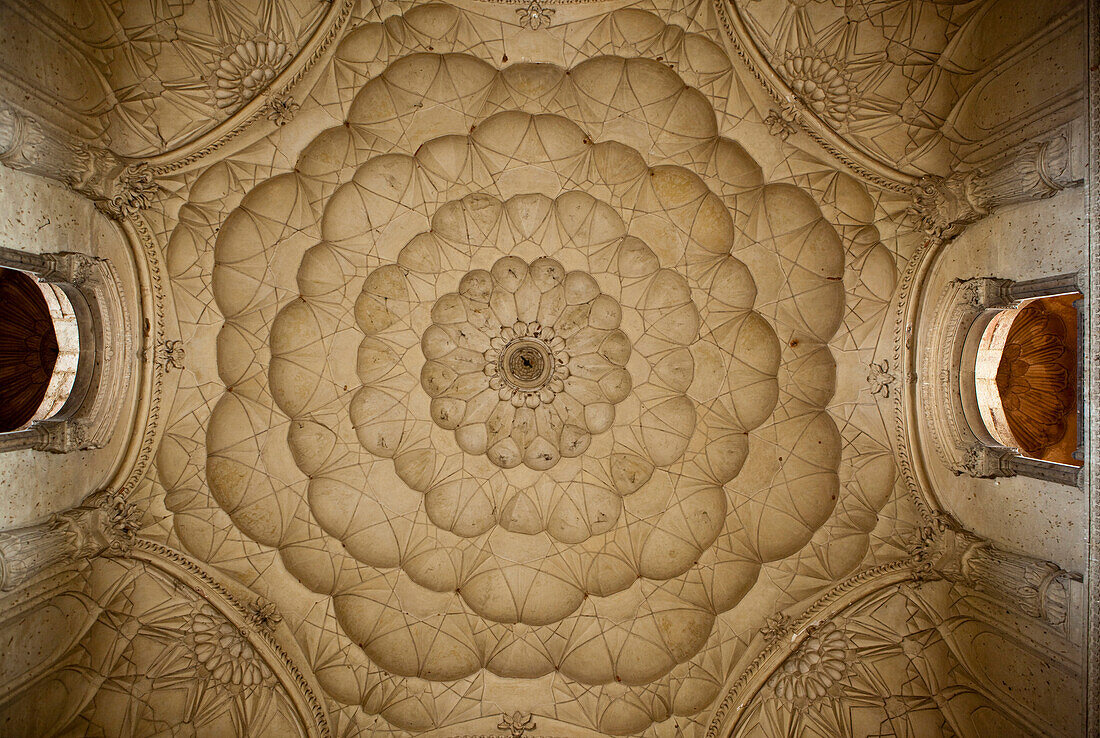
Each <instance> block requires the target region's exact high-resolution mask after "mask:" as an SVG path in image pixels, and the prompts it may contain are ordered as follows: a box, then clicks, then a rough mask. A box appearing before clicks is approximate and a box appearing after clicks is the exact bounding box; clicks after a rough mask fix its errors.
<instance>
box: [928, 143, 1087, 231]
mask: <svg viewBox="0 0 1100 738" xmlns="http://www.w3.org/2000/svg"><path fill="white" fill-rule="evenodd" d="M1068 161H1069V143H1068V142H1067V141H1066V139H1065V137H1064V136H1058V137H1056V138H1053V139H1050V140H1048V141H1042V142H1038V143H1029V144H1026V145H1024V146H1021V147H1020V148H1018V149H1016V150H1015V151H1014V152H1012V153H1011V154H1010V155H1009V156H1007V157H1004V158H1003V159H1001V160H1000V161H998V162H997V163H996V165H994V166H991V167H989V168H986V169H976V170H973V171H970V172H966V173H964V174H958V173H957V174H951V175H950V176H947V177H938V176H926V177H922V178H921V179H920V180H919V181H918V182H917V183H916V185H914V187H913V190H912V206H911V207H910V209H909V210H910V213H911V214H913V215H915V216H916V217H917V218H918V219H919V221H920V226H921V229H922V230H923V231H924V232H925V233H927V234H928V235H929V236H933V237H936V238H942V239H950V238H954V237H955V236H957V235H958V234H959V233H961V232H962V230H963V228H965V227H966V226H967V225H969V224H970V223H973V222H975V221H977V220H980V219H981V218H983V217H985V216H986V215H988V214H989V213H990V212H991V211H992V210H994V209H995V208H998V207H1001V206H1004V205H1010V204H1013V203H1018V202H1026V201H1028V200H1039V199H1042V198H1045V197H1050V196H1051V195H1054V194H1055V193H1056V192H1058V191H1060V190H1063V189H1065V188H1066V187H1069V186H1071V185H1074V184H1077V181H1074V180H1071V179H1070V178H1069V177H1068V176H1067V175H1066V172H1067V171H1068V169H1069V167H1068Z"/></svg>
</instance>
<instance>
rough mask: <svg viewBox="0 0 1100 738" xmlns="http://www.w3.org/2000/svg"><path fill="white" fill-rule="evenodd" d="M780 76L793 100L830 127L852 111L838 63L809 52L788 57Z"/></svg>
mask: <svg viewBox="0 0 1100 738" xmlns="http://www.w3.org/2000/svg"><path fill="white" fill-rule="evenodd" d="M780 72H781V73H782V75H783V77H784V78H785V79H786V80H787V84H788V85H790V87H791V90H792V91H793V92H794V94H795V97H797V98H798V99H799V100H800V101H801V102H802V104H803V105H805V106H806V107H808V108H809V109H810V110H812V111H813V112H814V113H815V114H816V115H818V116H820V117H822V118H825V119H826V122H828V123H829V124H830V125H832V126H840V125H841V124H843V123H844V121H845V119H847V117H848V111H849V110H851V107H852V95H851V85H850V82H849V80H848V77H847V75H846V74H845V73H844V71H843V66H842V64H841V63H840V62H839V61H837V60H835V59H831V58H828V57H826V56H825V55H823V54H822V53H821V52H818V51H815V50H812V49H811V50H808V51H807V52H806V53H803V54H791V53H788V54H787V57H786V59H784V60H783V64H782V65H781V66H780Z"/></svg>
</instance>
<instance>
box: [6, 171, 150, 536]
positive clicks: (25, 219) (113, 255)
mask: <svg viewBox="0 0 1100 738" xmlns="http://www.w3.org/2000/svg"><path fill="white" fill-rule="evenodd" d="M0 246H6V247H8V248H12V249H19V250H22V251H30V252H36V253H38V252H50V251H79V252H83V253H87V254H92V255H94V256H99V257H103V258H106V259H109V260H110V261H111V263H112V265H113V266H114V268H115V272H116V274H118V275H119V279H120V281H121V283H122V287H123V294H124V295H125V297H126V299H127V304H126V309H127V311H128V312H129V316H130V320H131V322H133V321H135V320H138V321H139V320H140V317H139V308H138V303H137V300H136V295H138V294H139V291H138V285H137V275H136V272H135V269H134V264H133V259H132V257H131V253H130V250H129V248H128V247H127V245H126V241H125V238H124V237H123V234H122V232H121V230H120V228H119V227H118V226H117V225H116V224H115V223H113V222H112V221H110V220H109V219H108V218H107V217H106V216H104V215H102V214H101V213H99V212H98V211H97V210H96V209H95V208H94V206H93V205H92V203H91V201H89V200H86V199H84V198H83V197H80V196H79V195H77V194H75V193H73V192H72V191H70V190H69V189H68V188H66V187H64V186H63V185H60V184H58V183H56V182H53V181H50V180H47V179H44V178H42V177H36V176H33V175H30V174H26V173H24V172H19V171H15V170H12V169H8V168H7V167H0ZM135 350H139V351H140V341H138V342H137V348H136V349H135ZM133 394H134V393H133V391H131V393H130V397H129V399H128V404H127V407H126V408H124V409H123V412H122V415H121V418H122V420H120V422H121V423H124V424H125V425H126V426H129V425H130V424H132V422H133V421H132V404H133ZM129 435H130V434H129V432H126V431H122V432H115V433H113V434H112V435H111V441H110V444H109V445H108V446H107V447H106V448H103V449H99V450H95V451H87V452H75V453H71V454H50V453H45V452H40V451H11V452H7V453H3V454H0V529H6V528H14V527H18V526H22V525H27V524H31V523H35V522H38V521H40V520H42V519H43V518H45V517H47V516H49V515H50V514H51V513H54V512H57V511H59V510H64V509H66V508H69V507H72V506H73V505H76V504H78V503H79V502H80V501H81V500H82V499H83V498H84V497H85V496H87V495H88V494H89V493H91V492H94V491H96V490H98V489H100V488H102V487H103V486H104V485H106V484H107V483H108V482H110V481H111V477H112V475H113V473H114V470H115V469H116V467H117V466H118V464H119V462H120V461H121V458H122V456H123V454H124V452H125V449H126V445H127V441H128V439H129Z"/></svg>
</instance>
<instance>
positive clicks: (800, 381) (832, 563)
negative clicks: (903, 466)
mask: <svg viewBox="0 0 1100 738" xmlns="http://www.w3.org/2000/svg"><path fill="white" fill-rule="evenodd" d="M516 10H517V9H516V8H515V7H510V6H491V7H489V6H478V7H477V8H476V9H473V10H460V9H457V8H455V7H450V6H441V5H429V6H421V7H416V8H414V9H411V10H408V11H407V12H405V13H404V14H400V15H391V16H390V17H388V18H386V19H385V20H384V21H383V20H382V19H381V18H379V17H377V16H370V17H366V18H360V19H358V20H356V21H353V22H355V23H357V25H356V27H355V28H354V29H353V30H351V31H349V32H348V33H347V34H346V35H345V36H344V37H343V38H342V40H341V41H340V42H339V44H338V46H337V48H336V50H335V52H334V56H333V58H332V60H331V61H329V62H327V63H325V64H323V65H322V68H321V69H320V71H319V72H318V73H317V74H316V75H315V78H314V81H313V82H312V84H313V88H312V92H310V93H309V94H308V95H304V94H302V95H301V96H300V97H299V99H298V100H297V102H296V103H295V105H299V104H300V109H299V110H297V113H296V115H295V116H294V119H293V120H292V121H291V122H290V123H288V124H287V125H285V126H283V127H274V126H271V127H270V128H269V129H268V130H269V133H268V135H266V136H265V137H263V138H260V139H259V140H255V141H253V142H246V143H242V144H240V145H237V146H236V147H235V148H234V149H233V150H232V151H230V152H228V153H225V154H224V155H220V156H219V158H218V160H217V161H216V162H213V163H209V164H203V165H201V166H198V167H195V168H193V169H190V170H187V171H185V172H183V173H179V174H176V175H173V177H172V178H169V180H168V181H169V184H166V185H165V186H166V188H168V189H171V190H173V192H174V194H173V195H172V198H173V199H174V201H175V205H173V206H172V207H171V208H168V211H169V212H172V213H175V212H177V210H178V214H177V215H173V216H171V217H166V218H164V219H163V221H162V222H161V223H160V226H159V231H160V233H161V236H162V237H163V238H165V239H166V243H167V247H166V249H165V254H166V259H167V264H168V270H169V274H170V276H171V279H172V285H173V289H174V302H175V309H176V311H177V314H178V315H179V318H180V326H181V331H182V334H183V337H184V338H185V340H186V341H187V343H188V345H189V347H197V348H196V349H195V350H192V349H191V348H189V349H188V356H189V365H188V369H189V371H188V372H187V373H186V374H185V375H184V376H183V378H182V379H181V383H180V386H179V388H178V390H177V391H176V395H175V399H174V403H173V405H172V409H171V413H170V416H169V419H168V424H167V430H166V433H165V436H164V438H163V441H162V444H161V447H160V450H159V452H158V454H157V457H156V465H155V466H156V468H155V482H154V485H153V487H152V489H151V490H150V493H151V494H153V495H154V496H156V497H160V496H163V506H164V513H165V518H164V520H165V523H166V527H165V539H166V540H167V541H169V542H171V543H173V545H178V546H180V547H181V548H183V549H185V550H186V551H188V552H189V553H191V554H192V555H194V556H196V557H198V558H199V559H201V560H202V561H204V562H206V563H208V564H209V565H212V566H213V567H215V568H216V569H217V570H219V571H221V572H222V573H224V574H227V575H229V576H232V577H234V578H236V579H239V580H240V581H241V582H243V583H245V584H247V585H248V586H250V587H251V588H253V589H254V590H256V591H257V592H261V593H262V594H263V595H264V596H265V597H267V598H269V599H270V600H272V601H273V602H275V603H276V605H277V606H278V607H279V610H280V611H281V612H282V613H283V615H284V617H285V620H286V623H287V625H288V626H289V627H290V629H291V630H292V631H293V633H294V634H295V637H296V639H297V641H298V645H299V646H300V647H301V649H302V652H303V653H304V655H305V658H306V660H307V663H306V664H305V666H307V667H308V668H309V670H310V671H311V672H312V673H313V675H314V676H315V677H316V680H317V683H318V685H319V686H320V688H321V690H322V692H323V694H324V696H325V698H326V701H327V703H328V705H329V709H330V711H331V712H332V714H333V720H334V722H335V724H336V725H337V726H341V725H343V726H348V730H351V726H355V727H357V728H358V729H369V730H370V732H371V734H386V733H389V732H392V733H393V734H396V735H401V734H405V733H406V732H421V731H428V730H432V729H436V728H447V729H448V730H449V731H450V732H448V733H447V734H449V735H450V734H454V733H455V731H459V732H460V731H461V730H462V728H461V727H456V726H461V724H462V723H464V722H467V721H470V720H474V719H476V718H480V717H482V716H486V715H495V714H499V713H500V712H506V713H508V714H511V712H512V711H513V710H516V709H520V710H523V711H524V712H530V711H531V710H532V706H535V707H537V708H538V710H537V712H538V714H540V715H543V716H544V717H545V718H552V719H554V720H556V721H560V724H561V725H563V726H574V727H575V729H576V730H594V731H598V732H601V733H605V734H607V733H611V734H632V733H639V732H642V731H647V730H648V731H655V732H654V734H659V735H665V734H667V735H673V734H675V732H676V731H677V730H681V731H684V734H691V735H702V734H703V733H705V732H706V728H707V726H708V723H709V720H710V712H711V710H712V709H713V707H714V706H715V704H716V702H717V701H719V700H720V699H721V697H722V696H723V695H724V688H723V685H724V684H726V682H727V681H728V679H729V677H730V675H731V671H732V670H733V669H734V667H735V665H736V663H737V659H738V657H739V656H740V654H741V653H742V652H743V651H744V647H745V644H746V643H747V641H748V640H749V639H751V638H752V637H753V635H754V634H755V632H756V631H757V630H758V629H759V628H760V627H761V625H762V624H763V620H764V617H765V616H767V615H769V614H771V613H773V612H776V611H778V610H780V609H782V608H783V607H786V606H787V605H789V604H791V603H793V602H796V601H799V600H802V599H804V598H806V597H808V596H811V595H813V594H814V593H815V592H819V591H821V590H822V589H823V588H826V587H829V586H831V585H833V584H834V583H835V582H837V581H839V580H840V579H842V578H843V577H844V576H846V575H848V574H850V573H851V572H853V571H854V570H855V569H856V568H857V567H858V566H859V565H860V564H861V563H866V562H868V561H875V560H881V559H882V558H883V557H887V558H888V557H890V556H894V555H897V553H898V552H897V549H896V548H895V547H894V546H893V544H890V543H886V542H885V541H887V540H888V539H890V538H891V533H890V531H891V529H892V528H893V526H894V525H895V524H896V523H897V518H899V517H900V518H905V517H909V516H910V514H911V513H910V512H909V508H908V504H909V503H907V502H906V501H905V498H904V495H902V496H901V497H897V496H895V494H894V490H895V482H896V476H897V474H896V469H895V464H894V460H893V455H892V453H891V452H890V447H889V441H888V439H887V435H886V433H887V431H886V427H887V425H888V422H889V421H886V420H884V418H883V416H882V415H881V414H880V411H879V407H878V402H879V400H880V399H884V398H885V397H886V396H888V394H889V392H888V389H887V390H886V392H885V393H883V387H887V388H888V384H889V382H890V381H891V378H890V377H889V376H887V377H886V378H885V379H884V378H883V377H882V376H878V377H877V380H878V381H877V383H872V385H871V386H870V387H869V386H868V385H867V383H866V382H865V381H864V377H865V375H866V374H867V366H868V364H869V363H870V361H871V360H872V359H874V358H878V357H879V354H878V353H876V347H877V346H878V344H879V342H880V340H883V341H885V342H886V343H887V344H889V342H890V340H891V335H890V334H889V332H888V331H889V328H890V327H891V326H887V327H886V328H887V332H886V333H883V321H884V318H885V316H886V305H887V301H888V300H889V298H890V296H891V294H892V293H893V289H894V285H895V281H896V277H897V264H896V261H897V259H898V258H899V257H898V250H899V249H902V250H904V249H907V248H912V244H913V243H914V242H915V239H914V237H912V236H910V235H907V233H908V232H907V231H906V230H905V229H904V227H903V228H902V230H901V232H900V235H899V230H898V228H899V227H898V225H897V224H898V223H900V213H901V212H902V210H903V208H904V205H905V203H904V201H903V197H902V196H900V195H895V194H891V193H883V192H878V191H875V192H870V191H868V189H867V188H866V187H865V186H864V185H863V184H861V183H859V182H858V181H857V180H856V179H854V178H853V177H851V176H849V175H847V174H843V173H840V172H838V171H836V170H835V169H833V168H832V167H831V166H829V165H827V164H825V163H823V162H821V161H819V160H817V159H816V158H815V156H814V154H812V153H807V152H806V151H802V150H800V149H798V148H797V147H796V146H795V145H794V144H793V142H792V143H784V142H782V141H780V140H779V139H777V138H773V137H771V136H769V135H768V133H767V128H766V126H765V125H764V122H763V118H762V115H761V114H760V113H759V112H758V111H757V109H756V107H755V105H754V103H753V100H752V96H750V95H749V94H748V92H747V91H746V89H745V88H744V87H743V86H742V84H741V82H740V80H739V78H738V74H739V73H738V72H737V71H735V69H734V67H733V65H732V64H731V62H730V60H729V57H728V56H727V54H726V52H725V51H724V49H723V48H722V47H721V46H720V45H718V44H717V43H716V42H715V41H714V40H713V39H717V38H719V36H718V33H717V31H716V30H714V29H713V28H711V29H710V30H706V28H705V26H706V25H707V24H708V23H712V21H710V20H708V18H710V13H709V11H707V10H706V9H703V10H700V11H699V13H698V17H695V18H679V19H671V20H678V23H673V22H670V19H663V18H660V17H658V16H657V15H655V14H654V13H651V12H644V11H641V10H636V9H632V10H618V11H614V12H611V13H600V12H596V11H591V10H586V9H585V8H584V7H582V6H577V7H575V8H569V7H566V6H557V8H556V9H555V14H554V15H553V16H552V21H553V22H552V24H551V25H550V27H549V28H547V27H542V28H539V29H538V30H534V29H533V28H531V27H530V26H532V25H534V24H533V23H532V22H531V18H532V16H531V12H530V11H529V10H527V12H526V13H517V12H516ZM521 10H526V9H521ZM540 18H541V16H540ZM524 25H526V26H528V27H524ZM539 25H542V23H541V22H540V24H539ZM685 27H686V30H685ZM899 239H900V240H899ZM907 239H908V240H907ZM884 241H885V242H888V243H890V244H891V245H890V246H889V247H888V246H887V245H886V244H885V243H884ZM204 348H205V349H208V350H204ZM190 357H193V358H190ZM204 362H205V363H204ZM881 365H882V363H881V362H880V363H879V364H878V366H881ZM887 368H888V365H887ZM881 373H882V372H881V371H880V374H881ZM875 388H877V389H876V392H878V394H876V395H873V394H871V391H870V390H871V389H875ZM886 411H887V407H886V405H884V406H883V412H886ZM876 528H877V529H878V533H877V534H876V535H875V536H872V535H871V533H872V531H875V530H876ZM872 541H878V542H879V544H878V546H877V547H876V546H873V545H872ZM555 724H557V723H555ZM651 726H652V727H651ZM563 730H565V728H563ZM445 732H446V731H445ZM577 734H578V735H579V734H581V733H577Z"/></svg>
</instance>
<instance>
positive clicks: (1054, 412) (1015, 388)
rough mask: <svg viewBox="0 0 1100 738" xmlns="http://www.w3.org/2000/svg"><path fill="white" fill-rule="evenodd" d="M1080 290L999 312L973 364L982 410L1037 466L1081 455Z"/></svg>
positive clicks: (1074, 461)
mask: <svg viewBox="0 0 1100 738" xmlns="http://www.w3.org/2000/svg"><path fill="white" fill-rule="evenodd" d="M1080 297H1081V295H1080V294H1079V293H1070V294H1063V295H1056V296H1051V297H1039V298H1035V299H1030V300H1025V301H1023V302H1021V303H1019V304H1018V305H1016V306H1014V307H1011V308H1008V309H1005V310H1001V311H999V312H998V313H997V314H996V315H995V316H993V318H992V320H990V321H989V323H988V324H987V325H986V326H985V329H984V331H983V333H982V336H981V340H980V342H979V344H978V349H977V355H976V359H975V365H974V375H975V385H976V387H975V389H976V393H977V400H978V408H979V410H980V413H981V419H982V423H983V424H984V426H985V429H986V430H987V431H988V432H989V433H990V435H992V436H993V438H994V439H996V440H997V441H998V442H999V443H1001V444H1003V445H1004V446H1007V447H1009V448H1012V449H1016V450H1017V452H1018V453H1019V454H1020V455H1021V456H1024V457H1027V458H1031V459H1035V460H1037V461H1042V462H1048V463H1053V464H1062V465H1066V466H1073V467H1080V466H1081V464H1082V461H1081V459H1080V458H1077V456H1076V452H1077V450H1078V443H1079V439H1078V428H1077V416H1078V407H1077V402H1078V398H1077V384H1078V382H1077V365H1078V350H1077V346H1078V343H1077V309H1076V308H1075V307H1074V302H1075V301H1076V300H1078V299H1080Z"/></svg>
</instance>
